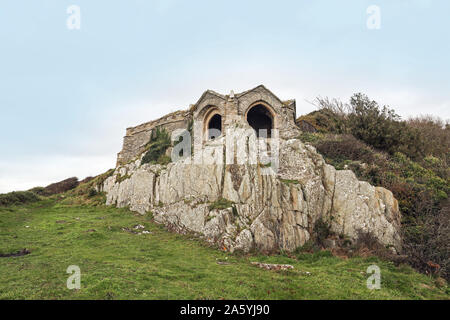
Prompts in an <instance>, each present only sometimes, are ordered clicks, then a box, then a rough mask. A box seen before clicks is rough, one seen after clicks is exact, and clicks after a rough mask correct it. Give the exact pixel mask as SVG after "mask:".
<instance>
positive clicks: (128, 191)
mask: <svg viewBox="0 0 450 320" xmlns="http://www.w3.org/2000/svg"><path fill="white" fill-rule="evenodd" d="M279 150H280V151H279V157H278V159H279V164H278V165H279V166H278V170H277V171H276V173H272V174H267V169H268V168H266V167H265V166H262V165H260V164H249V163H243V164H227V162H226V161H225V160H224V159H221V160H220V161H219V162H218V163H213V164H194V163H192V162H193V161H192V158H187V159H184V160H180V161H178V162H175V163H170V164H168V165H167V166H161V165H150V164H143V165H141V161H140V160H139V159H138V160H136V161H133V162H131V163H128V164H125V165H122V166H120V167H118V168H117V169H116V171H115V173H114V174H113V175H112V176H111V177H109V178H108V179H107V180H106V181H105V182H104V185H103V191H105V192H106V194H107V204H108V205H116V206H118V207H130V209H131V210H133V211H137V212H139V213H141V214H146V213H148V212H152V214H153V216H154V219H155V221H156V222H158V223H162V224H164V225H166V226H168V227H169V228H170V229H172V230H175V231H177V232H194V233H198V234H199V235H201V236H202V237H204V238H205V239H206V240H207V241H209V242H211V243H216V244H218V245H220V247H221V248H225V249H227V250H230V251H233V250H242V251H245V252H247V251H249V250H252V249H256V250H259V251H262V252H271V251H278V250H287V251H292V250H294V249H296V248H297V247H299V246H301V245H303V244H304V243H305V242H306V241H308V240H309V239H310V238H311V237H312V236H313V232H314V225H315V223H316V221H318V220H319V219H322V220H324V221H326V222H328V223H329V225H330V228H331V230H332V231H333V232H335V233H336V234H338V235H345V236H348V237H349V238H350V239H353V240H356V238H357V236H358V231H359V230H362V231H367V232H371V233H372V234H373V235H374V236H375V237H376V238H377V239H378V240H379V241H380V242H381V243H383V244H385V245H389V246H392V247H393V248H395V249H396V250H397V251H400V250H401V238H400V212H399V209H398V203H397V200H396V199H395V198H394V197H393V195H392V193H391V192H390V191H388V190H386V189H384V188H378V187H374V186H371V185H370V184H369V183H367V182H362V181H358V179H357V178H356V176H355V174H354V173H353V172H352V171H348V170H342V171H337V170H335V169H334V167H332V166H330V165H328V164H326V163H325V162H324V160H323V158H322V156H321V155H320V154H318V153H317V152H316V150H315V148H313V147H312V146H309V145H305V144H303V143H302V142H301V141H300V140H298V139H289V140H283V139H281V140H280V148H279ZM224 154H226V150H224V146H223V143H221V141H220V140H219V141H213V142H207V143H206V145H205V146H204V150H203V156H204V157H211V158H214V157H215V158H216V159H217V157H219V158H220V155H222V158H225V157H224V156H223V155H224ZM234 156H235V155H234ZM241 156H242V155H241ZM208 163H212V162H208ZM221 199H226V200H227V201H225V204H226V205H223V203H224V201H220V200H221ZM217 204H219V205H217Z"/></svg>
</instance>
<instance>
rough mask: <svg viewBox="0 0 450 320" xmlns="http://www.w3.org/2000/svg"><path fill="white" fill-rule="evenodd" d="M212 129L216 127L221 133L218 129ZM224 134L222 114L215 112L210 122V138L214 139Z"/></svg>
mask: <svg viewBox="0 0 450 320" xmlns="http://www.w3.org/2000/svg"><path fill="white" fill-rule="evenodd" d="M210 129H216V130H219V131H220V134H219V135H218V134H217V132H216V130H210ZM221 134H222V116H221V115H220V114H215V115H214V116H213V117H212V118H211V119H210V120H209V123H208V139H209V140H213V139H215V138H217V137H218V136H220V135H221Z"/></svg>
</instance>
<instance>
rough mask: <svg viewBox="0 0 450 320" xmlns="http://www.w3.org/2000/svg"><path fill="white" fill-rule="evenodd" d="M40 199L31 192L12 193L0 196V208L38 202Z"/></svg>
mask: <svg viewBox="0 0 450 320" xmlns="http://www.w3.org/2000/svg"><path fill="white" fill-rule="evenodd" d="M39 200H40V198H39V196H37V195H36V194H35V193H33V192H31V191H14V192H10V193H5V194H0V206H4V207H6V206H11V205H16V204H25V203H31V202H36V201H39Z"/></svg>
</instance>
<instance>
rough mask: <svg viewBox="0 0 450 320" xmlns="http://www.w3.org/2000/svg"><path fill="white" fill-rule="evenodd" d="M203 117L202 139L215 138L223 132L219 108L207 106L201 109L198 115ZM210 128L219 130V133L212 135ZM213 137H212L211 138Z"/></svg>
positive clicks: (222, 120) (221, 114) (221, 115)
mask: <svg viewBox="0 0 450 320" xmlns="http://www.w3.org/2000/svg"><path fill="white" fill-rule="evenodd" d="M200 116H201V117H202V118H203V121H202V122H203V127H202V137H203V140H204V141H208V140H212V139H215V138H217V137H219V136H221V135H222V134H223V123H224V119H223V113H222V112H221V110H220V108H218V107H216V106H209V107H208V108H204V110H202V114H201V115H200ZM210 129H216V130H219V131H220V134H219V135H218V136H217V135H212V133H211V132H210ZM213 137H214V138H213Z"/></svg>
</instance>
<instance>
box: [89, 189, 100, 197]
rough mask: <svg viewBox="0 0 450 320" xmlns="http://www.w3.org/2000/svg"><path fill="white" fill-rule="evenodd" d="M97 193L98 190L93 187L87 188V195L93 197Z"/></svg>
mask: <svg viewBox="0 0 450 320" xmlns="http://www.w3.org/2000/svg"><path fill="white" fill-rule="evenodd" d="M97 194H98V191H97V190H96V189H94V188H91V189H89V193H88V197H89V198H92V197H95V196H96V195H97Z"/></svg>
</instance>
